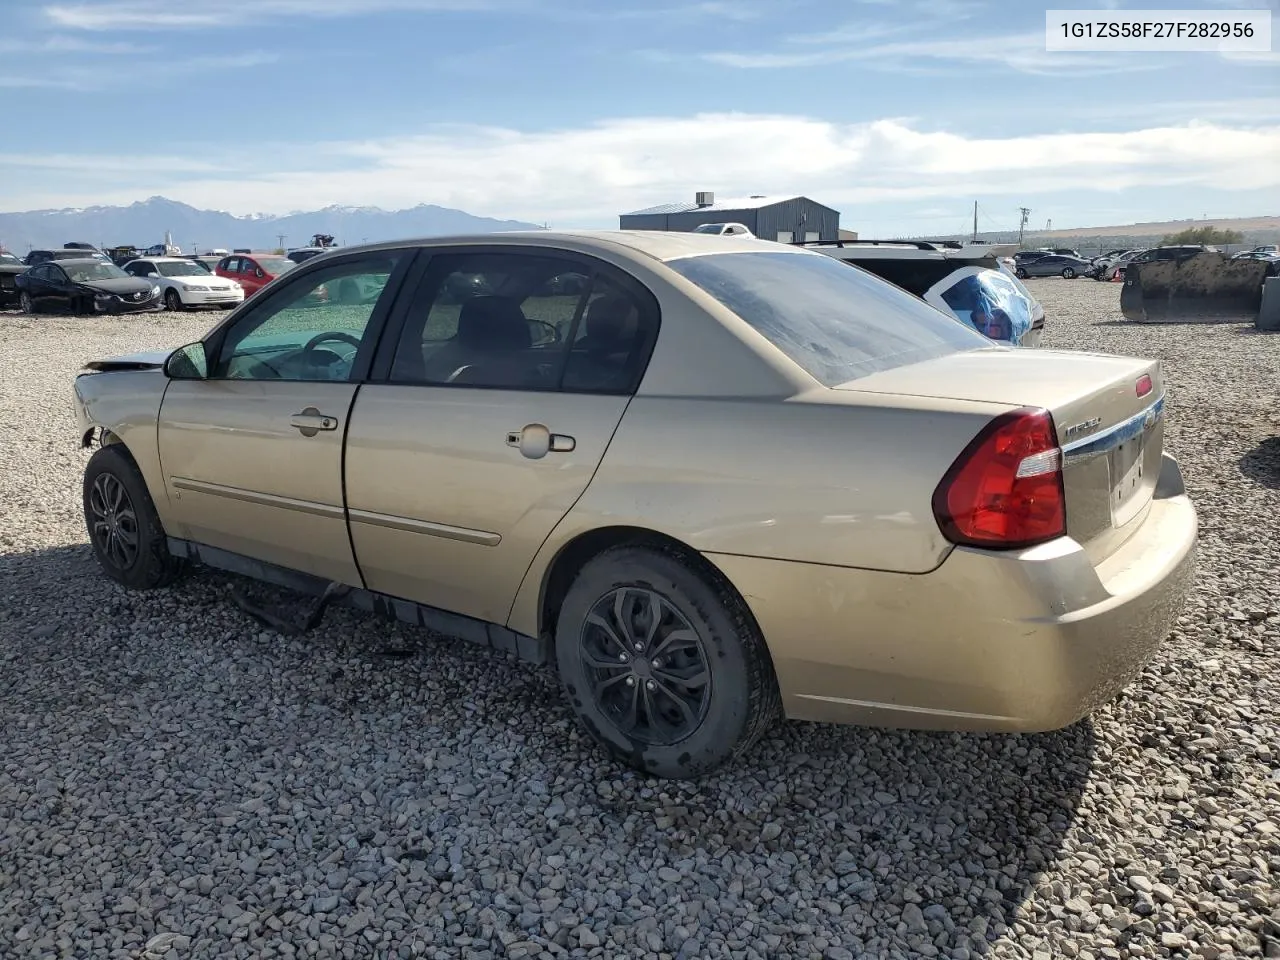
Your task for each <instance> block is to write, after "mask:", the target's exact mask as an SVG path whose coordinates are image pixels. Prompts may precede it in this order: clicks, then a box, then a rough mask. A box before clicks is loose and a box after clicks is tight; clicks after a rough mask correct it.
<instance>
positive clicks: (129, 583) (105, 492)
mask: <svg viewBox="0 0 1280 960" xmlns="http://www.w3.org/2000/svg"><path fill="white" fill-rule="evenodd" d="M84 520H85V527H86V528H87V530H88V532H89V542H90V543H91V544H92V545H93V552H94V555H95V556H96V557H97V558H98V563H99V564H100V565H101V567H102V570H103V572H104V573H105V574H106V575H107V576H109V577H110V578H111V579H112V580H115V581H116V582H117V583H121V584H123V585H124V586H126V587H131V588H133V589H135V590H151V589H154V588H156V587H164V586H168V585H169V584H170V583H172V582H173V581H174V580H176V579H177V578H178V577H179V576H180V575H181V574H182V573H183V571H184V570H185V569H186V562H185V561H183V560H181V559H178V558H177V557H174V556H173V555H172V554H170V553H169V546H168V542H167V540H166V537H165V532H164V527H162V526H161V525H160V516H159V514H157V513H156V507H155V504H154V503H153V502H152V500H151V494H150V493H149V492H148V491H147V484H146V481H144V480H143V479H142V474H141V472H139V470H138V467H137V465H136V464H135V463H134V462H133V458H132V457H130V456H129V454H128V453H127V452H125V449H124V447H122V446H121V445H120V444H112V445H110V446H107V447H102V448H101V449H99V450H98V451H97V452H96V453H95V454H94V455H93V456H92V457H90V458H89V463H88V465H87V466H86V467H85V471H84Z"/></svg>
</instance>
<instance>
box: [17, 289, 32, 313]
mask: <svg viewBox="0 0 1280 960" xmlns="http://www.w3.org/2000/svg"><path fill="white" fill-rule="evenodd" d="M18 307H19V309H21V310H22V312H23V313H25V314H26V315H27V316H33V315H34V314H35V312H36V302H35V301H34V300H32V299H31V294H29V293H27V291H25V290H23V291H22V293H20V294H19V295H18Z"/></svg>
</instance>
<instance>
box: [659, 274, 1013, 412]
mask: <svg viewBox="0 0 1280 960" xmlns="http://www.w3.org/2000/svg"><path fill="white" fill-rule="evenodd" d="M667 266H669V267H671V269H673V270H675V271H676V272H677V273H679V274H680V275H681V276H683V277H685V278H686V279H688V280H690V281H691V282H692V283H694V284H696V285H697V286H698V287H700V288H702V289H703V290H705V291H706V292H707V293H709V294H710V295H711V296H713V297H715V298H716V299H717V300H719V301H720V303H722V304H724V306H726V307H728V308H729V309H730V310H732V311H733V312H734V313H736V314H737V315H738V316H739V317H741V318H742V319H743V320H745V321H746V322H747V323H748V324H750V325H751V326H752V327H753V328H754V329H755V330H756V331H757V332H758V333H760V334H761V335H763V336H764V337H765V338H767V339H768V340H769V342H771V343H772V344H773V345H774V346H775V347H777V348H778V349H779V350H781V351H782V352H783V353H785V354H786V355H787V356H788V357H790V358H791V359H792V360H793V361H795V362H796V363H797V364H798V365H799V366H800V367H802V368H803V369H804V370H805V372H807V373H808V374H809V375H810V376H812V377H813V378H814V379H815V380H817V381H818V382H820V383H822V384H823V385H825V386H828V387H834V386H838V385H839V384H842V383H847V382H848V381H850V380H855V379H857V378H858V377H865V376H868V375H869V374H872V373H877V372H879V371H881V370H892V369H893V368H894V367H904V366H906V365H907V364H910V363H919V362H921V361H923V360H932V359H934V358H935V357H942V356H946V355H947V354H952V353H959V352H960V351H963V350H978V349H981V348H983V347H990V346H991V345H992V344H991V341H990V340H988V339H987V338H986V337H984V336H982V335H981V334H979V333H978V332H977V331H976V330H974V329H972V328H971V327H967V326H965V325H964V324H962V323H961V322H960V321H959V320H957V319H956V318H955V317H952V316H949V315H948V314H945V313H943V312H942V311H940V310H936V309H934V308H933V307H931V306H929V305H928V304H926V303H924V302H923V301H921V300H919V299H917V298H916V297H913V296H912V295H911V294H909V293H907V292H905V291H903V290H899V289H898V288H897V287H895V286H893V285H892V284H890V283H886V282H885V281H884V280H881V279H880V278H879V277H875V276H872V275H871V274H870V273H867V272H866V271H864V270H861V269H860V268H858V267H854V266H852V265H850V264H846V263H842V262H841V261H839V260H836V259H834V258H832V257H827V256H822V255H821V254H801V253H713V254H709V255H706V256H698V257H684V258H681V259H679V260H671V261H668V263H667Z"/></svg>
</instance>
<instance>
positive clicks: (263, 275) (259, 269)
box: [253, 267, 266, 277]
mask: <svg viewBox="0 0 1280 960" xmlns="http://www.w3.org/2000/svg"><path fill="white" fill-rule="evenodd" d="M253 272H254V273H256V274H257V275H258V276H260V277H265V276H266V274H265V273H263V272H262V268H261V267H259V268H258V269H257V270H255V271H253Z"/></svg>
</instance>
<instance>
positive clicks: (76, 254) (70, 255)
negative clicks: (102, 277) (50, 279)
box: [23, 247, 111, 267]
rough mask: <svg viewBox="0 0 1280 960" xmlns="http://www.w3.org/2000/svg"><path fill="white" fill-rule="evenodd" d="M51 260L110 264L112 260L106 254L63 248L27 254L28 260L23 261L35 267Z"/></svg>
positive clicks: (33, 251) (34, 251)
mask: <svg viewBox="0 0 1280 960" xmlns="http://www.w3.org/2000/svg"><path fill="white" fill-rule="evenodd" d="M50 260H102V261H103V262H105V263H110V262H111V258H110V257H108V256H107V255H106V254H105V253H99V252H98V251H96V250H95V251H93V252H92V253H90V252H88V251H86V250H76V249H67V248H65V247H64V248H62V249H58V250H32V251H31V252H30V253H28V254H27V259H26V260H24V261H23V263H25V264H26V265H27V266H28V267H34V266H35V265H36V264H38V263H48V262H49V261H50Z"/></svg>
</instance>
